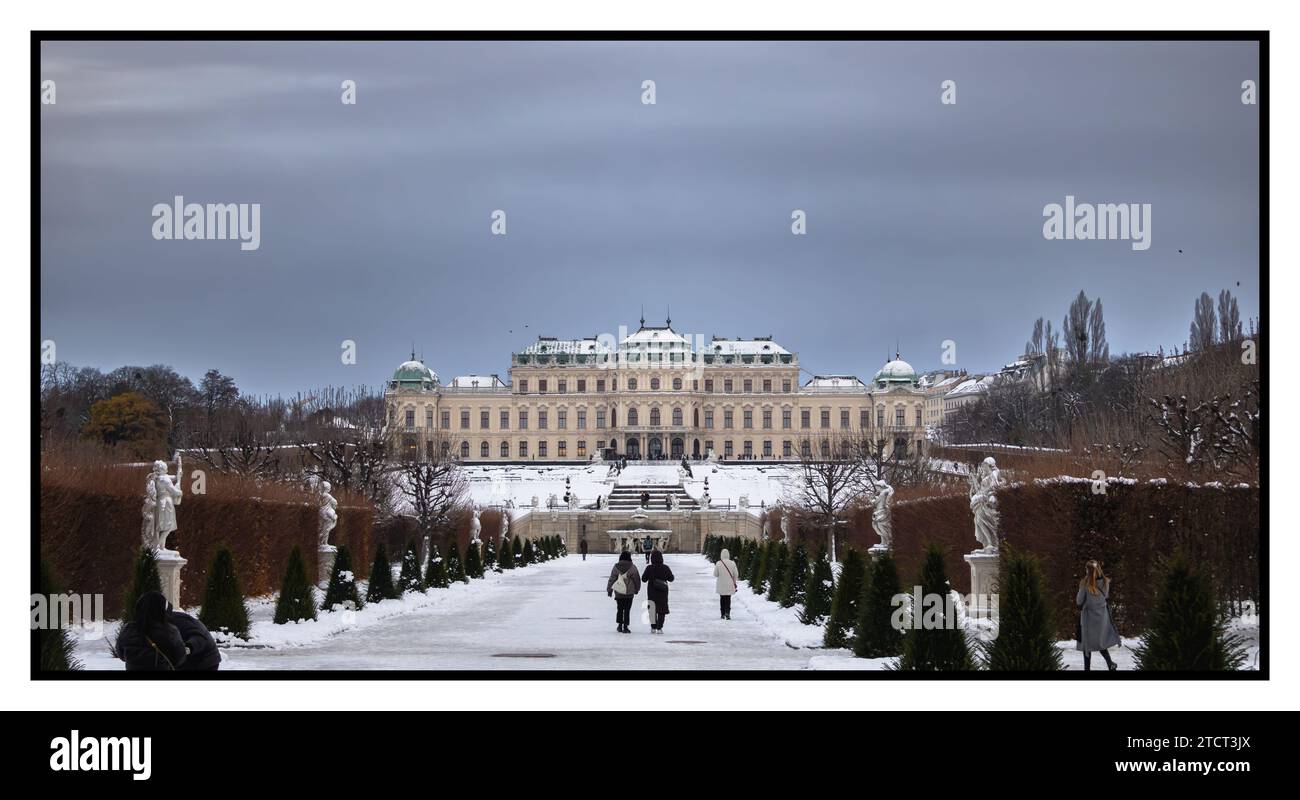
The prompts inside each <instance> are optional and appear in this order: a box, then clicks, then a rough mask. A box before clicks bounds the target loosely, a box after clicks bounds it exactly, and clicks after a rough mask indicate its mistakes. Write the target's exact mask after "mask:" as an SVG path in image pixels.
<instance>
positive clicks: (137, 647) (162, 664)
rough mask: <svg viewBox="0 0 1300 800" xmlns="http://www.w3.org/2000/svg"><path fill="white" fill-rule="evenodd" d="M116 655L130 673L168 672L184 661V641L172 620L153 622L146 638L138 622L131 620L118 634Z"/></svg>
mask: <svg viewBox="0 0 1300 800" xmlns="http://www.w3.org/2000/svg"><path fill="white" fill-rule="evenodd" d="M150 640H152V642H153V644H150V643H149V642H150ZM154 645H157V647H155V646H154ZM117 657H118V658H120V659H122V660H123V661H125V662H126V670H127V672H146V671H150V672H169V671H171V670H173V669H179V668H180V667H181V665H182V664H183V663H185V641H184V640H183V639H182V638H181V633H180V631H178V630H177V629H176V626H175V625H172V624H171V623H169V622H156V623H154V624H153V625H150V626H149V631H148V634H147V638H146V634H145V633H144V632H142V631H141V630H140V625H139V624H138V623H135V622H128V623H126V624H125V625H123V626H122V630H121V632H119V633H118V635H117Z"/></svg>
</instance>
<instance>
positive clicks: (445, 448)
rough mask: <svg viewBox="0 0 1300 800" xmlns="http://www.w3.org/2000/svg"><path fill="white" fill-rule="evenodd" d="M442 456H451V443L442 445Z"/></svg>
mask: <svg viewBox="0 0 1300 800" xmlns="http://www.w3.org/2000/svg"><path fill="white" fill-rule="evenodd" d="M442 455H443V457H444V458H445V457H446V456H449V455H451V442H443V443H442Z"/></svg>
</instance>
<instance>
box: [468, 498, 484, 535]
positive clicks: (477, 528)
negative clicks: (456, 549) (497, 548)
mask: <svg viewBox="0 0 1300 800" xmlns="http://www.w3.org/2000/svg"><path fill="white" fill-rule="evenodd" d="M480 513H481V512H480V511H479V508H478V506H477V505H476V506H474V516H473V518H472V519H470V521H469V540H470V542H471V543H472V544H478V543H479V534H480V533H482V532H483V522H482V521H481V520H479V518H478V515H479V514H480Z"/></svg>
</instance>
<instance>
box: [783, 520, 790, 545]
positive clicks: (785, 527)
mask: <svg viewBox="0 0 1300 800" xmlns="http://www.w3.org/2000/svg"><path fill="white" fill-rule="evenodd" d="M781 537H782V538H783V539H784V540H785V543H786V544H789V543H790V515H789V514H782V515H781Z"/></svg>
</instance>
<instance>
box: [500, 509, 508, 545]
mask: <svg viewBox="0 0 1300 800" xmlns="http://www.w3.org/2000/svg"><path fill="white" fill-rule="evenodd" d="M509 535H510V515H509V514H507V513H506V512H505V511H502V512H501V541H503V542H504V541H505V540H506V537H507V536H509Z"/></svg>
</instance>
